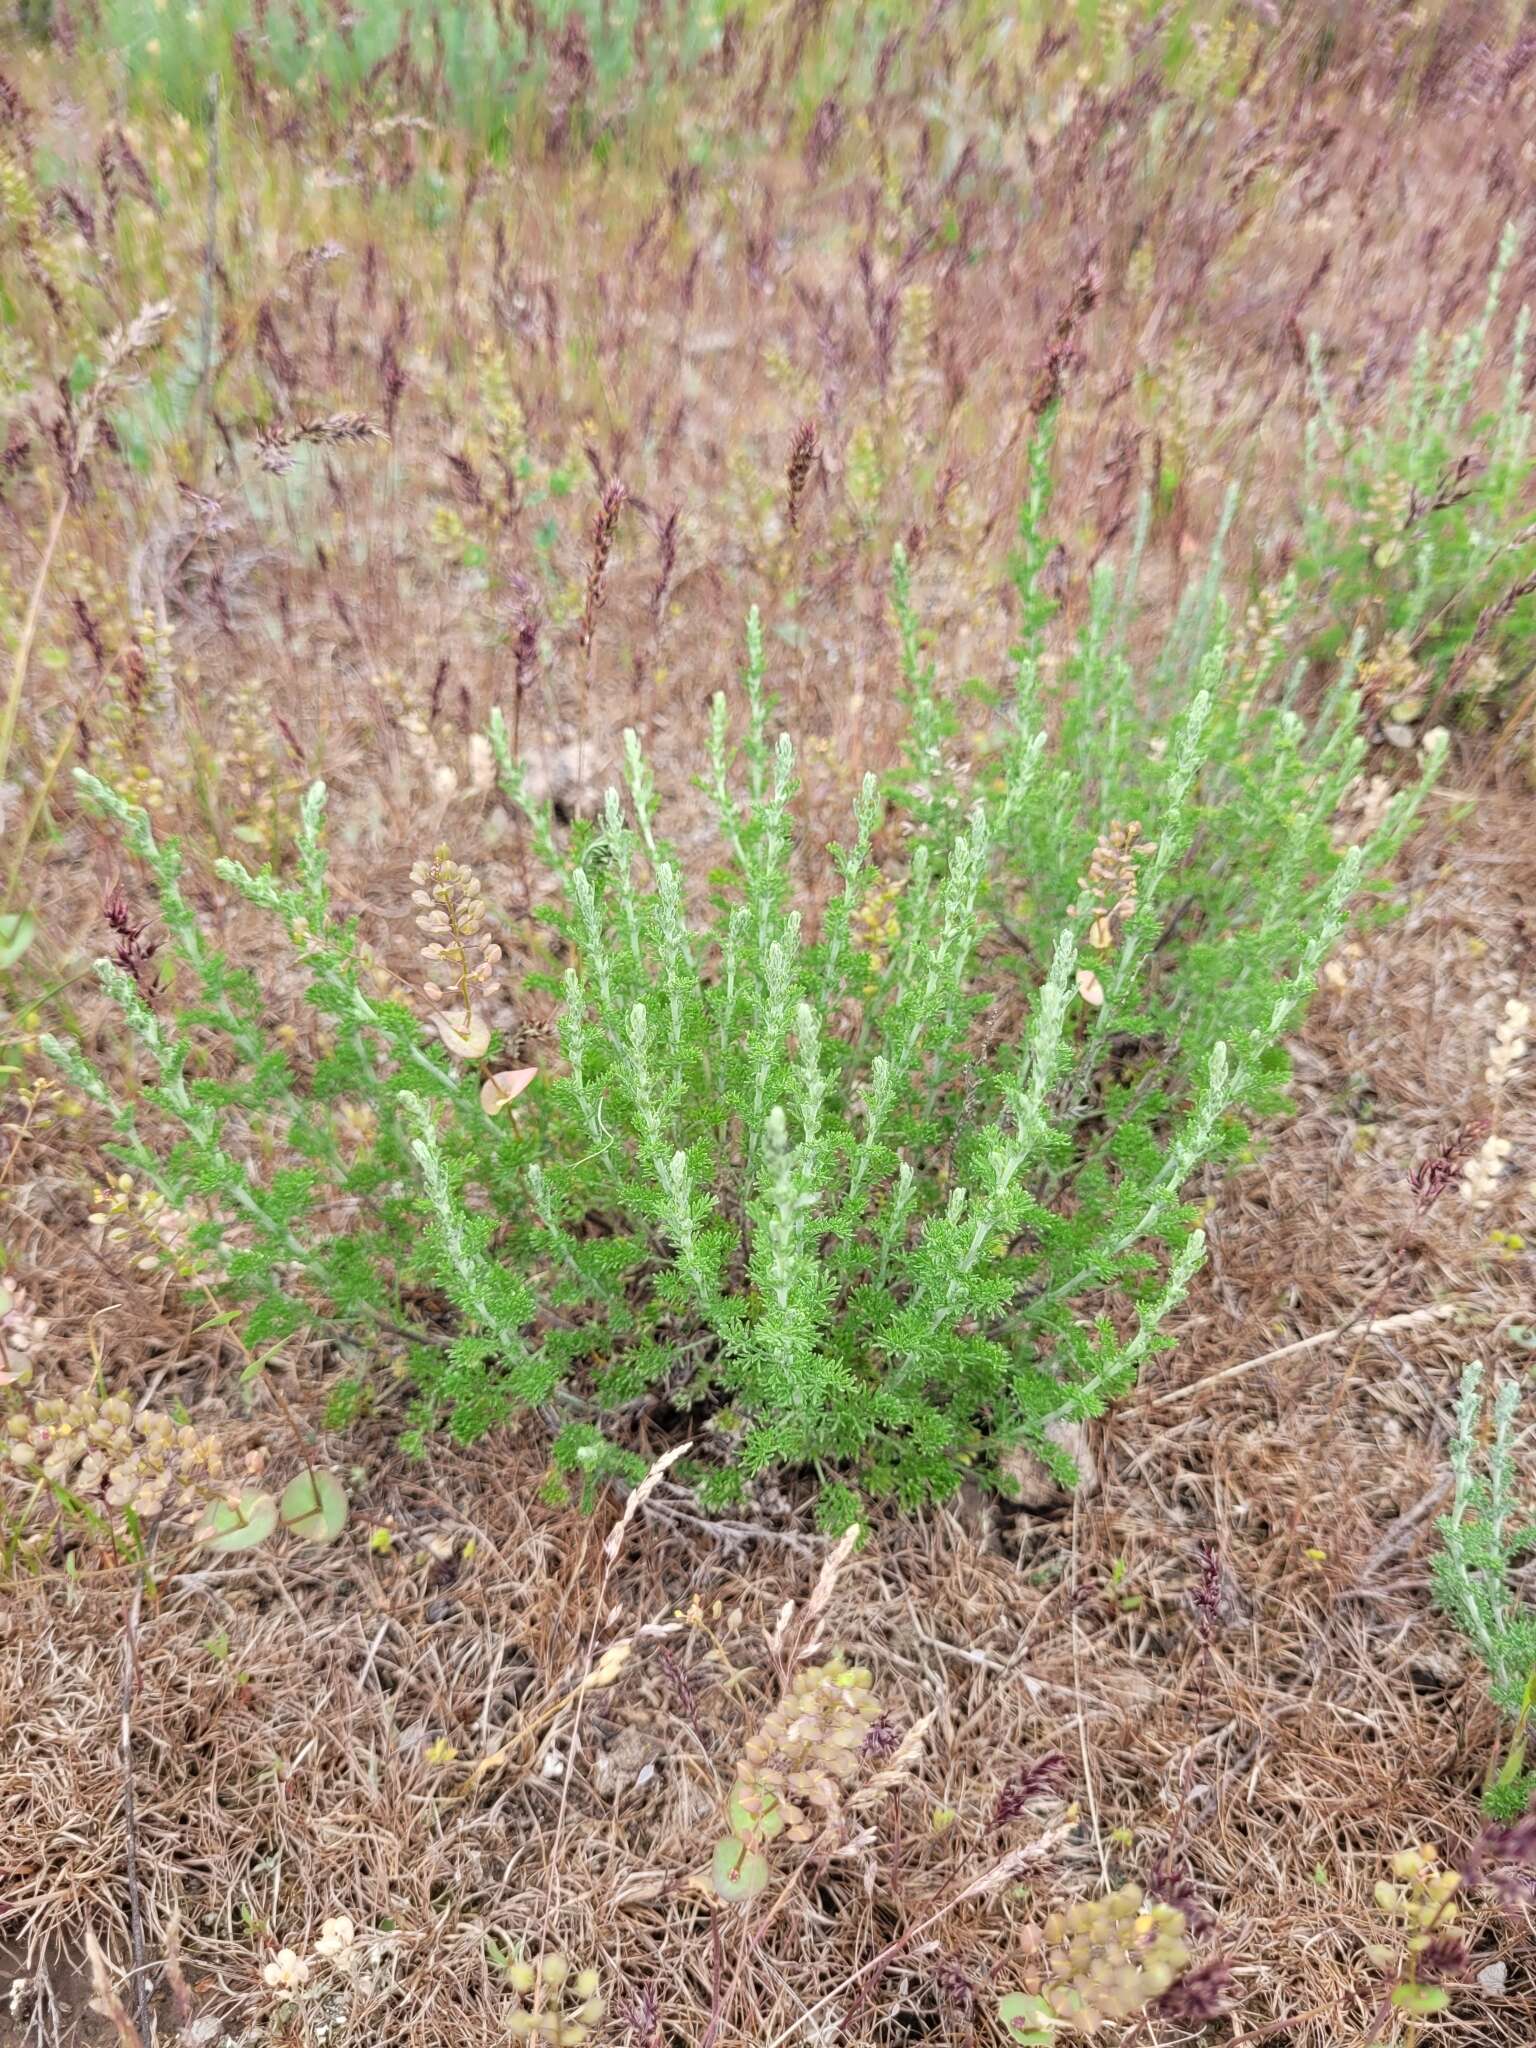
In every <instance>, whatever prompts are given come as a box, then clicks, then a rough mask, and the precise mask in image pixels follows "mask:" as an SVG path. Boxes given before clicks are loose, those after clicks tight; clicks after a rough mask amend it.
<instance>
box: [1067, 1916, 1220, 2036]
mask: <svg viewBox="0 0 1536 2048" xmlns="http://www.w3.org/2000/svg"><path fill="white" fill-rule="evenodd" d="M1041 1933H1042V1935H1043V1937H1044V1942H1045V1948H1044V1954H1043V1956H1042V1957H1041V1959H1040V1965H1039V1986H1038V1995H1039V1997H1040V1998H1042V1999H1043V2000H1044V2002H1045V2004H1046V2006H1047V2007H1048V2008H1049V2010H1050V2012H1051V2013H1052V2015H1053V2016H1054V2018H1055V2022H1056V2024H1057V2025H1058V2026H1062V2027H1066V2028H1070V2029H1071V2030H1072V2031H1073V2032H1074V2033H1078V2034H1091V2033H1094V2032H1095V2031H1096V2030H1097V2029H1098V2028H1099V2027H1101V2026H1103V2025H1104V2024H1105V2023H1106V2022H1110V2021H1115V2020H1128V2019H1133V2018H1135V2016H1136V2015H1137V2014H1138V2013H1140V2012H1143V2011H1144V2010H1145V2009H1146V2007H1147V2006H1149V2005H1150V2004H1151V2003H1152V2001H1153V2000H1154V1999H1157V1998H1161V1997H1162V1996H1163V1994H1164V1993H1165V1992H1166V1991H1168V1990H1170V1989H1171V1988H1172V1986H1173V1985H1174V1984H1175V1983H1176V1982H1177V1981H1178V1979H1179V1978H1180V1977H1181V1976H1182V1975H1183V1974H1184V1972H1185V1971H1186V1970H1187V1969H1188V1968H1189V1964H1190V1952H1189V1945H1188V1942H1187V1941H1186V1939H1185V1928H1184V1915H1183V1914H1182V1913H1180V1912H1179V1911H1177V1909H1176V1908H1174V1907H1172V1906H1164V1905H1158V1904H1149V1903H1148V1901H1147V1900H1146V1898H1145V1896H1144V1895H1143V1892H1142V1889H1141V1887H1140V1885H1136V1884H1128V1885H1124V1886H1122V1888H1121V1889H1120V1890H1119V1891H1117V1892H1111V1893H1110V1894H1109V1895H1108V1896H1107V1897H1106V1898H1102V1899H1082V1900H1079V1901H1078V1902H1077V1903H1076V1904H1075V1905H1071V1906H1068V1907H1067V1908H1066V1909H1065V1910H1064V1911H1062V1912H1058V1913H1052V1914H1050V1915H1049V1917H1048V1918H1047V1919H1046V1921H1045V1924H1044V1926H1043V1928H1042V1929H1041Z"/></svg>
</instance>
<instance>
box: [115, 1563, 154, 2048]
mask: <svg viewBox="0 0 1536 2048" xmlns="http://www.w3.org/2000/svg"><path fill="white" fill-rule="evenodd" d="M143 1605H144V1582H143V1580H142V1579H141V1580H140V1581H139V1582H138V1584H137V1585H135V1587H134V1589H133V1598H132V1599H131V1600H130V1601H129V1602H128V1619H127V1621H126V1623H125V1624H124V1628H123V1691H122V1716H121V1723H120V1727H119V1755H120V1758H121V1762H122V1767H123V1862H124V1871H125V1875H126V1877H127V1880H128V1936H129V1941H130V1943H131V1946H132V1953H133V2003H134V2011H135V2015H136V2019H137V2025H138V2033H139V2039H140V2041H141V2042H147V2041H148V2040H149V2038H150V2032H149V1977H148V1968H147V1964H146V1961H145V1954H144V1896H143V1893H142V1891H141V1889H140V1886H139V1828H138V1812H137V1808H136V1806H135V1802H134V1796H133V1700H134V1694H135V1693H136V1692H137V1691H138V1685H139V1615H140V1613H141V1611H142V1609H143ZM119 2032H120V2033H121V2028H119Z"/></svg>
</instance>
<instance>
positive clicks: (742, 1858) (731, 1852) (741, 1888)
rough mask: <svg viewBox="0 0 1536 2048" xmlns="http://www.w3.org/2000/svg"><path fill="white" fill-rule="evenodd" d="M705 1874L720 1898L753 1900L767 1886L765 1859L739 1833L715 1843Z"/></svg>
mask: <svg viewBox="0 0 1536 2048" xmlns="http://www.w3.org/2000/svg"><path fill="white" fill-rule="evenodd" d="M709 1874H710V1879H711V1881H712V1882H713V1884H714V1887H715V1890H716V1891H717V1892H718V1893H719V1894H720V1896H721V1898H722V1899H731V1900H733V1901H734V1900H737V1899H755V1898H756V1897H757V1895H758V1893H759V1892H761V1891H766V1890H767V1888H768V1859H767V1857H766V1856H764V1855H762V1854H761V1853H760V1852H759V1851H758V1850H756V1849H749V1848H748V1847H747V1845H746V1843H745V1842H744V1841H742V1839H741V1838H740V1836H739V1835H727V1836H726V1838H725V1840H724V1841H723V1842H716V1844H715V1856H714V1861H713V1863H712V1864H711V1865H710V1871H709Z"/></svg>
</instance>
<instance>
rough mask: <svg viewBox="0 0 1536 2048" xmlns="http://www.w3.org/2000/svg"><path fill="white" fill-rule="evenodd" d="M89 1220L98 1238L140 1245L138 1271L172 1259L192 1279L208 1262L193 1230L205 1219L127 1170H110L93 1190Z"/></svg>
mask: <svg viewBox="0 0 1536 2048" xmlns="http://www.w3.org/2000/svg"><path fill="white" fill-rule="evenodd" d="M90 1220H91V1225H92V1227H93V1229H94V1230H95V1231H96V1232H97V1234H98V1238H99V1241H100V1242H101V1243H102V1244H110V1245H122V1246H124V1247H126V1248H129V1249H130V1250H132V1248H133V1247H134V1246H135V1245H139V1246H143V1247H144V1248H143V1249H141V1250H137V1251H133V1254H132V1255H133V1263H134V1265H135V1266H136V1267H137V1268H138V1269H139V1271H140V1272H141V1273H152V1272H154V1271H155V1270H156V1269H157V1268H158V1267H160V1266H163V1265H170V1266H172V1267H174V1269H175V1270H176V1271H177V1272H178V1273H179V1274H180V1275H181V1276H182V1277H183V1279H190V1278H191V1277H192V1276H193V1275H194V1274H195V1273H197V1272H198V1271H200V1270H201V1268H202V1267H203V1265H204V1264H205V1263H206V1261H205V1259H204V1258H203V1256H202V1254H201V1253H200V1252H199V1251H198V1250H197V1249H196V1248H195V1246H193V1244H192V1243H191V1236H192V1232H193V1231H194V1230H195V1229H196V1228H197V1226H198V1225H199V1224H200V1223H203V1222H205V1221H206V1220H207V1219H206V1218H205V1217H203V1216H200V1215H199V1214H198V1213H197V1212H196V1211H195V1210H193V1209H178V1208H176V1207H175V1206H174V1205H173V1204H172V1203H170V1202H168V1201H167V1200H166V1198H165V1196H164V1195H162V1194H161V1192H160V1190H159V1189H158V1188H155V1187H151V1186H149V1184H148V1183H147V1182H146V1183H144V1184H142V1185H141V1184H140V1183H138V1182H136V1181H135V1180H134V1177H133V1175H132V1174H131V1173H118V1174H114V1175H112V1176H111V1178H110V1179H109V1180H108V1181H107V1184H106V1186H105V1187H99V1188H97V1189H95V1190H94V1192H93V1194H92V1200H91V1217H90Z"/></svg>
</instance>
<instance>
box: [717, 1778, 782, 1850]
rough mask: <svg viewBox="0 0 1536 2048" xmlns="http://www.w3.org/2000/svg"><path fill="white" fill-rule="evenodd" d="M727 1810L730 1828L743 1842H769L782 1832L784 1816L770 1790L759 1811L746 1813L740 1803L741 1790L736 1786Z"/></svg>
mask: <svg viewBox="0 0 1536 2048" xmlns="http://www.w3.org/2000/svg"><path fill="white" fill-rule="evenodd" d="M728 1812H729V1814H730V1821H731V1827H732V1829H733V1830H734V1831H735V1833H736V1834H738V1835H739V1836H740V1837H741V1839H742V1840H743V1841H744V1842H751V1841H759V1842H771V1841H772V1840H773V1838H774V1836H775V1835H782V1834H783V1832H784V1816H783V1814H782V1813H780V1811H779V1802H778V1800H777V1799H776V1798H775V1797H774V1795H773V1793H771V1792H770V1793H769V1794H768V1795H767V1801H766V1803H765V1804H764V1807H763V1810H762V1812H761V1813H748V1811H747V1809H746V1808H745V1807H744V1806H743V1805H742V1803H741V1792H740V1790H739V1788H738V1790H736V1791H734V1792H733V1793H732V1794H731V1803H730V1807H729V1808H728Z"/></svg>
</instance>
